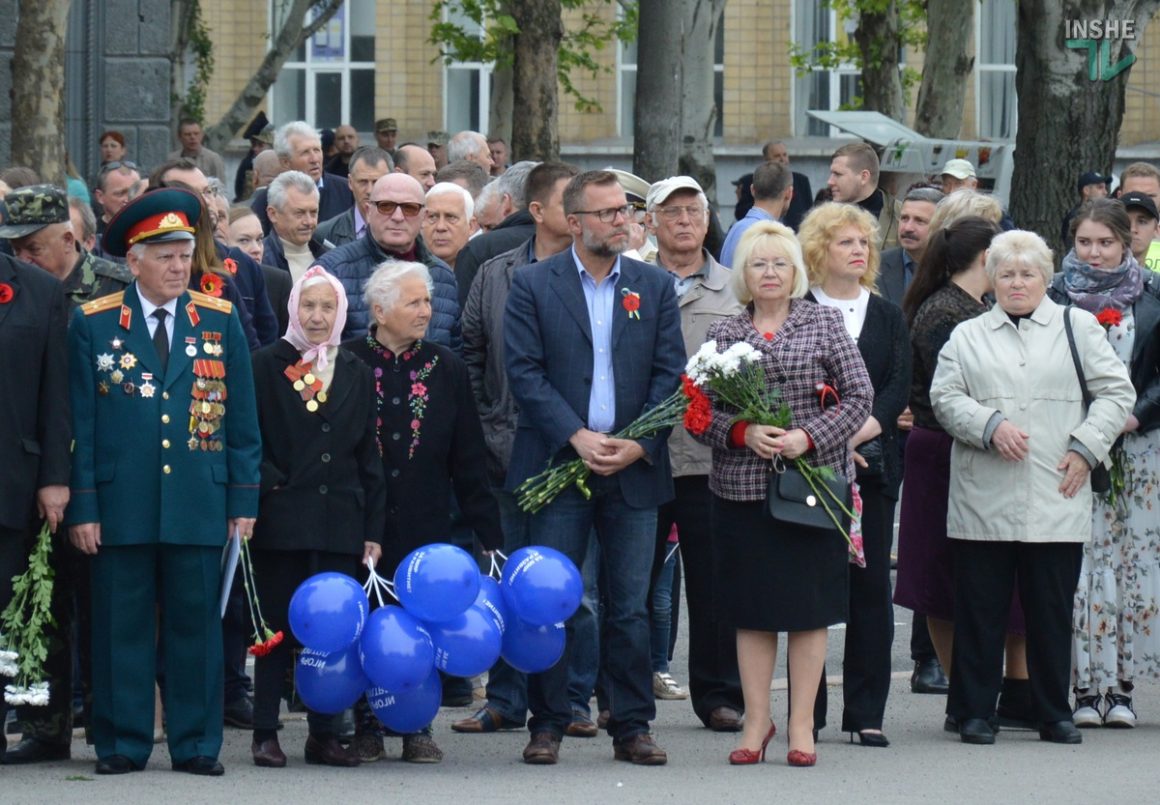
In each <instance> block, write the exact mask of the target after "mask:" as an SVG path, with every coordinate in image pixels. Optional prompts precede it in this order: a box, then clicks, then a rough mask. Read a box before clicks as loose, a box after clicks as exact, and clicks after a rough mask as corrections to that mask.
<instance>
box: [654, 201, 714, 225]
mask: <svg viewBox="0 0 1160 805" xmlns="http://www.w3.org/2000/svg"><path fill="white" fill-rule="evenodd" d="M656 213H657V214H658V215H660V217H661V218H664V219H665V220H666V221H670V222H672V221H679V220H681V218H682V217H684V216H685V215H686V214H687V215H688V216H689V218H691V219H696V218H701V217H703V216H704V215H705V208H704V207H702V206H701V205H700V204H690V205H688V206H687V207H682V206H680V205H674V206H672V207H657V209H656Z"/></svg>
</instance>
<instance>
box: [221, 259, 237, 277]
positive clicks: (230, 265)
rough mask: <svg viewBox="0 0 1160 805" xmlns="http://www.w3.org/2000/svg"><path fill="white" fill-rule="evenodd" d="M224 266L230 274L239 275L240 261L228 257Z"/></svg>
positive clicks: (223, 263) (223, 262) (224, 261)
mask: <svg viewBox="0 0 1160 805" xmlns="http://www.w3.org/2000/svg"><path fill="white" fill-rule="evenodd" d="M222 265H224V266H225V267H226V271H228V272H230V273H231V274H237V273H238V261H237V260H235V259H234V258H232V257H227V258H226V259H225V260H223V261H222Z"/></svg>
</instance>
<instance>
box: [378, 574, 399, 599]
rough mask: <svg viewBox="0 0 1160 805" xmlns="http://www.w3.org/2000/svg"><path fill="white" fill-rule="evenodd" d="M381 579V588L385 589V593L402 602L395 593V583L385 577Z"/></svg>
mask: <svg viewBox="0 0 1160 805" xmlns="http://www.w3.org/2000/svg"><path fill="white" fill-rule="evenodd" d="M381 580H382V582H383V589H385V590H386V591H387V594H388V595H389V596H391V598H393V599H395V600H396V601H398V602H399V603H402V599H401V598H399V596H398V594H396V593H395V585H394V584H393V583H392V582H389V581H387V580H386V579H381Z"/></svg>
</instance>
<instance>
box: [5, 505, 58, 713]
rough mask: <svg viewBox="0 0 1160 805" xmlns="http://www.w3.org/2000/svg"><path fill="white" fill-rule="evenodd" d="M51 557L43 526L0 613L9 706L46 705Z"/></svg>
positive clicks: (46, 529)
mask: <svg viewBox="0 0 1160 805" xmlns="http://www.w3.org/2000/svg"><path fill="white" fill-rule="evenodd" d="M51 554H52V534H51V533H50V532H49V530H48V524H47V523H45V525H44V528H42V529H41V530H40V534H39V536H37V538H36V543H35V544H34V545H33V546H32V552H31V553H30V554H29V556H28V569H27V570H25V571H24V572H23V573H21V574H20V575H19V576H16V577H15V578H14V579H13V580H12V600H11V601H10V602H9V603H8V606H7V607H6V608H5V609H4V613H3V614H0V629H3V633H2V636H0V676H5V677H9V678H11V679H12V684H11V685H5V686H4V701H6V702H8V703H9V704H13V705H20V704H30V705H34V706H42V705H46V704H48V683H47V682H43V681H41V678H42V677H43V675H44V674H43V666H44V661H45V660H46V659H48V641H47V639H46V637H45V629H46V628H47V627H48V626H50V625H52V624H53V623H54V620H53V617H52V611H51V609H50V607H51V602H52V584H53V576H54V574H53V570H52V566H51V565H50V564H49V561H48V558H49V556H50V555H51Z"/></svg>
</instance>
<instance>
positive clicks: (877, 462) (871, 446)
mask: <svg viewBox="0 0 1160 805" xmlns="http://www.w3.org/2000/svg"><path fill="white" fill-rule="evenodd" d="M855 451H856V452H857V453H858V455H860V456H862V459H863V460H864V461H865V462H866V466H865V467H858V468H857V469H858V475H881V474H882V473H884V472H886V459H885V457H884V456H883V455H882V437H881V436H875V437H874V438H873V439H871V440H870V441H867V442H862V444H860V445H858V446H857V447H856V448H855Z"/></svg>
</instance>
